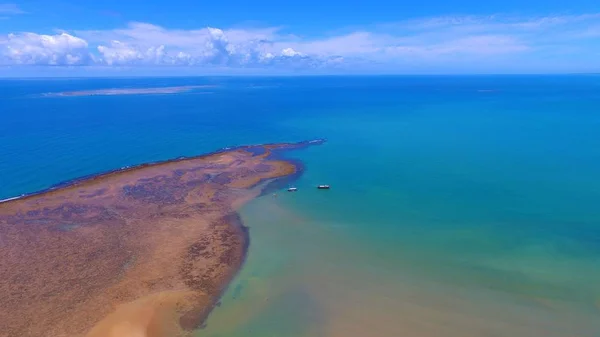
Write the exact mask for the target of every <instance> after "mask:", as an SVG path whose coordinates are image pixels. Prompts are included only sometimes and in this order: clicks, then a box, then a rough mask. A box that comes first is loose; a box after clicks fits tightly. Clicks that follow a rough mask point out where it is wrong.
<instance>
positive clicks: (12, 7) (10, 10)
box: [0, 4, 25, 15]
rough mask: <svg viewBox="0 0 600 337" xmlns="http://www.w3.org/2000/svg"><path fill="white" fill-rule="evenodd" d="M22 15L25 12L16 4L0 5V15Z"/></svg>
mask: <svg viewBox="0 0 600 337" xmlns="http://www.w3.org/2000/svg"><path fill="white" fill-rule="evenodd" d="M24 13H25V12H24V11H23V10H22V9H21V8H19V6H17V5H16V4H0V14H6V15H14V14H24Z"/></svg>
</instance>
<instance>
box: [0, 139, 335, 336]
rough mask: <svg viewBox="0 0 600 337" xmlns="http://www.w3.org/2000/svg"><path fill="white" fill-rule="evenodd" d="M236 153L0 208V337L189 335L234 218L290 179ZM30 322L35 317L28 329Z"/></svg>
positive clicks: (274, 164) (221, 270)
mask: <svg viewBox="0 0 600 337" xmlns="http://www.w3.org/2000/svg"><path fill="white" fill-rule="evenodd" d="M321 143H323V140H318V141H311V142H301V143H281V144H271V145H261V146H242V147H238V148H233V149H226V150H223V151H220V152H215V153H212V154H208V155H203V156H198V157H192V158H179V159H175V160H170V161H165V162H158V163H152V164H144V165H140V166H136V167H131V168H126V169H122V170H116V171H113V172H109V173H105V174H101V175H96V176H92V177H89V178H85V179H81V180H76V181H73V182H71V183H67V184H63V185H61V187H58V188H51V189H49V190H46V191H42V192H39V193H36V194H31V195H26V196H23V197H19V198H12V199H10V200H8V201H4V202H1V203H0V255H1V256H3V257H4V258H3V259H0V274H1V275H3V276H4V277H3V278H1V279H0V293H2V294H3V296H2V297H0V308H3V309H9V308H10V310H1V311H0V321H1V322H2V323H3V328H2V330H0V336H3V337H4V336H6V337H29V336H31V337H34V336H35V337H38V336H84V335H85V336H88V337H107V336H114V337H123V336H138V335H139V333H144V334H145V335H147V336H155V337H159V336H169V337H171V336H177V335H185V334H187V333H189V332H190V331H192V330H194V329H196V328H198V327H199V326H200V325H201V324H202V322H203V321H204V320H205V319H206V317H207V315H208V313H209V312H210V310H211V309H212V308H213V307H214V305H215V304H216V303H217V301H218V300H219V297H220V295H221V293H222V292H223V291H224V289H225V288H226V287H227V285H228V283H229V282H230V281H231V279H232V277H233V276H234V275H235V274H236V273H237V271H238V270H239V268H240V267H241V265H242V263H243V261H244V259H245V253H246V250H247V246H248V236H247V231H246V228H245V227H244V226H243V225H242V224H241V222H240V219H239V217H238V215H237V213H236V210H237V209H238V208H239V207H240V206H241V205H242V204H243V203H245V202H247V201H248V200H250V199H252V198H253V197H256V196H258V195H259V194H260V193H262V192H263V191H264V189H265V188H267V186H268V185H269V184H270V183H274V182H276V181H277V178H283V177H290V176H292V175H294V174H299V173H300V170H301V166H299V163H296V162H293V161H289V160H283V159H279V158H276V157H275V156H274V155H273V154H274V152H276V151H279V150H288V149H298V148H303V147H306V146H310V145H314V144H321ZM32 317H36V319H31V318H32Z"/></svg>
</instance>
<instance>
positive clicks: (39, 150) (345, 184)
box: [0, 75, 600, 336]
mask: <svg viewBox="0 0 600 337" xmlns="http://www.w3.org/2000/svg"><path fill="white" fill-rule="evenodd" d="M203 84H210V85H214V87H211V88H205V89H200V90H196V91H192V92H188V93H181V94H175V95H136V96H90V97H43V96H42V94H43V93H48V92H62V91H73V90H92V89H106V88H127V87H129V88H137V87H162V86H182V85H203ZM599 112H600V76H591V75H590V76H583V75H581V76H464V77H460V76H442V77H436V76H423V77H410V76H406V77H296V78H286V77H280V78H227V77H214V78H208V77H207V78H153V79H151V78H148V79H146V78H145V79H73V80H66V79H61V80H0V118H1V122H0V144H1V145H0V199H2V198H8V197H12V196H16V195H19V194H22V193H28V192H33V191H36V190H40V189H43V188H47V187H49V186H51V185H53V184H56V183H58V182H61V181H65V180H69V179H73V178H77V177H80V176H84V175H88V174H93V173H98V172H102V171H107V170H112V169H115V168H119V167H123V166H127V165H134V164H140V163H144V162H151V161H157V160H164V159H169V158H174V157H179V156H189V155H197V154H201V153H205V152H210V151H214V150H216V149H219V148H222V147H226V146H234V145H241V144H250V143H269V142H280V141H300V140H307V139H314V138H327V139H328V142H327V144H326V145H323V146H319V147H314V148H310V149H307V150H304V151H301V152H298V153H295V154H290V155H291V156H293V157H294V158H298V159H301V160H302V161H303V162H304V164H305V165H306V168H307V170H306V173H305V175H304V176H303V177H302V178H301V179H300V180H299V181H298V182H297V183H296V186H298V187H299V189H300V191H299V192H298V193H295V194H293V196H291V195H289V194H282V195H281V196H280V198H277V199H274V198H270V197H265V198H261V200H257V201H256V202H253V203H252V204H251V205H249V206H248V207H247V208H245V209H244V211H243V212H242V216H243V218H244V220H245V221H246V223H247V224H248V225H249V226H250V227H251V238H252V242H253V244H252V245H251V249H250V256H249V261H248V264H247V266H246V267H245V269H244V271H243V272H242V273H241V274H240V277H239V278H238V279H237V281H236V282H237V284H236V286H234V287H232V289H234V290H235V291H234V290H232V292H235V294H233V293H232V294H228V295H226V297H225V298H224V306H223V307H222V308H220V309H219V310H217V312H216V313H215V315H214V318H213V321H214V322H216V323H214V322H213V323H211V321H210V320H209V328H210V327H211V326H214V327H215V328H213V330H210V331H209V332H210V333H211V334H213V335H215V336H230V335H231V336H233V335H235V336H238V335H244V336H250V335H252V334H250V333H248V332H244V333H243V334H242V332H240V331H245V330H244V329H246V328H247V327H252V330H253V331H254V332H253V333H255V334H256V335H257V336H259V335H262V336H264V335H269V334H279V335H281V334H283V335H287V336H305V335H306V336H309V335H310V336H317V335H323V336H335V335H346V336H350V335H352V333H351V332H352V331H353V333H354V334H355V335H360V334H359V331H361V328H364V327H366V326H373V325H377V326H386V323H385V322H382V321H378V320H377V319H376V318H375V316H376V317H384V316H385V315H383V314H382V313H383V312H387V313H389V312H396V311H397V312H398V315H400V312H402V313H403V315H404V314H406V313H407V312H419V315H420V316H419V317H420V318H421V319H423V320H433V321H435V319H434V318H436V319H438V320H440V319H441V318H439V317H438V316H439V315H440V310H437V309H436V310H435V312H434V311H427V312H425V313H423V312H422V311H418V310H416V309H415V308H412V307H410V308H407V307H403V306H401V305H400V303H406V298H404V297H402V296H404V295H401V293H402V291H401V290H402V289H411V293H414V292H416V291H417V290H414V289H413V288H411V287H410V286H408V284H411V285H413V284H420V283H423V284H425V283H427V284H428V287H431V289H433V290H435V291H440V292H444V293H445V294H448V293H454V292H456V293H459V292H460V290H461V289H463V290H464V289H469V291H470V292H471V293H476V294H477V296H476V297H477V298H476V299H469V300H468V301H467V300H465V298H464V297H460V300H461V301H467V302H468V303H469V305H468V308H467V307H465V308H464V310H465V314H464V316H465V317H473V315H474V313H477V312H478V311H479V310H481V312H485V313H486V314H485V315H484V314H481V315H484V316H485V317H479V318H477V319H475V318H473V319H472V320H466V322H463V323H461V324H459V323H456V324H458V325H457V326H455V327H454V329H455V330H452V329H450V328H447V327H446V328H447V329H449V330H447V331H446V332H447V335H448V336H454V335H456V336H459V335H460V336H464V335H472V336H487V335H489V334H493V333H495V334H496V335H505V334H506V333H509V332H510V334H511V335H514V336H537V335H538V334H537V333H539V335H540V336H553V334H552V333H555V334H556V335H557V336H566V335H577V336H593V333H597V332H600V326H599V325H600V323H598V322H600V319H598V320H597V321H596V320H595V318H594V317H600V316H598V314H599V312H598V309H599V308H598V306H599V304H598V303H599V301H600V286H598V284H600V207H598V200H600V179H598V172H600V136H598V130H600V113H599ZM320 183H328V184H331V185H332V186H333V187H334V188H333V189H332V190H331V191H328V192H326V193H318V192H317V191H315V190H314V188H313V187H314V185H315V184H320ZM282 224H296V225H297V226H296V227H290V226H282ZM299 238H302V239H303V240H300V239H299ZM307 245H309V246H310V249H309V248H307ZM344 261H353V262H352V263H349V262H344ZM289 265H294V266H297V267H298V268H300V269H298V268H296V267H294V268H295V269H294V268H291V269H290V268H289V267H287V266H289ZM297 270H302V272H301V273H299V272H298V271H297ZM324 270H330V271H331V274H335V275H337V276H335V277H334V276H332V275H330V274H329V273H324ZM333 270H335V272H333ZM305 276H306V280H305V281H304V282H305V283H298V282H297V281H291V280H298V279H303V280H304V277H305ZM351 277H352V278H353V279H354V280H355V281H354V282H357V283H356V284H355V285H354V288H344V287H341V286H335V287H333V286H332V284H336V285H339V284H340V282H341V283H343V284H345V282H344V281H340V279H344V280H346V279H349V278H351ZM338 278H339V279H338ZM371 278H372V279H371ZM405 278H409V279H410V280H406V279H405ZM401 279H402V281H401ZM359 280H360V281H359ZM384 280H385V281H386V282H387V283H390V284H387V283H386V285H385V286H384V285H380V286H378V287H377V289H371V288H370V286H369V285H373V284H375V283H377V284H379V283H378V282H384ZM403 282H404V283H403ZM330 287H333V288H331V289H330ZM348 287H350V286H348ZM445 287H451V288H445ZM265 289H273V290H265ZM275 289H277V291H276V290H275ZM323 289H330V290H328V291H327V292H326V293H325V294H322V293H320V291H323ZM332 289H333V290H332ZM344 289H346V290H344ZM349 289H352V290H349ZM383 289H385V290H383ZM424 289H425V288H422V287H421V288H419V291H424ZM427 289H430V288H427ZM413 290H414V291H413ZM433 290H432V291H433ZM270 291H272V293H269V292H270ZM265 292H266V293H268V294H270V295H265ZM337 292H339V294H338V293H337ZM424 292H425V291H424ZM244 293H245V294H246V295H247V298H246V299H243V298H244ZM361 293H364V294H368V295H369V296H370V297H369V298H379V297H377V296H382V298H384V297H385V298H386V299H387V300H385V301H384V300H378V301H372V302H369V301H365V300H364V299H359V298H358V297H357V299H356V300H355V301H356V302H351V303H350V305H346V306H344V310H345V309H347V307H352V305H356V303H357V302H358V303H361V305H363V306H365V307H366V308H370V309H369V310H371V311H372V312H373V314H372V316H373V321H369V315H368V314H365V315H361V317H362V318H361V319H362V320H360V319H356V317H354V316H352V315H353V314H351V313H347V314H346V316H344V315H341V316H340V317H338V316H336V315H334V314H333V312H335V313H336V314H337V313H339V312H341V311H344V310H342V308H340V307H337V306H336V305H334V304H333V303H345V302H344V300H346V301H348V299H349V298H354V297H353V296H358V295H356V294H361ZM382 293H385V296H384V295H382ZM397 293H398V294H397ZM253 294H254V295H253ZM371 295H372V296H371ZM264 296H267V297H269V298H273V299H275V300H274V301H272V302H270V303H276V304H273V305H274V307H268V306H266V307H264V310H258V309H257V308H258V307H260V306H259V305H257V303H258V302H256V301H259V302H260V303H263V299H264ZM240 298H242V299H240ZM386 301H387V302H386ZM447 301H450V302H451V303H454V304H453V305H456V306H458V305H459V304H458V302H457V301H458V297H451V296H450V297H449V298H448V299H447ZM522 301H529V302H527V304H526V305H527V308H529V309H531V307H529V306H535V309H531V310H529V311H527V312H528V313H529V312H530V311H531V314H523V315H521V316H519V317H518V319H522V320H524V322H525V323H523V322H521V321H519V323H518V324H517V323H515V324H512V325H511V324H510V322H511V319H512V320H516V319H517V318H511V317H512V316H510V315H511V313H515V312H518V311H519V310H523V305H524V304H523V302H522ZM388 302H389V303H388ZM381 303H388V304H386V305H387V306H385V307H381V305H380V304H381ZM418 303H419V306H418V308H421V309H422V308H423V307H427V308H430V307H435V308H438V307H440V305H439V303H437V302H435V301H430V300H425V299H424V298H419V300H418ZM424 303H427V305H425V304H424ZM460 303H463V302H460ZM536 303H537V304H536ZM539 303H544V305H539ZM548 303H550V304H548ZM346 304H348V303H346ZM538 305H539V307H538ZM465 306H467V305H466V304H465ZM471 306H472V307H473V308H475V309H473V308H471ZM317 307H318V308H319V309H320V310H322V311H323V314H322V315H319V316H320V317H328V318H329V319H316V318H315V317H314V316H313V314H312V313H314V312H317V309H316V308H317ZM411 308H412V309H411ZM484 308H485V310H484ZM548 308H554V309H552V310H554V311H552V312H550V311H548V312H546V311H547V310H550V309H548ZM413 309H415V310H413ZM252 310H254V311H256V312H257V313H256V314H254V311H253V314H252V315H250V313H249V312H250V311H252ZM257 310H258V311H257ZM365 310H367V309H365ZM419 310H420V309H419ZM486 310H487V311H486ZM441 311H442V312H446V311H444V310H441ZM318 312H321V311H318ZM344 312H345V311H344ZM275 313H276V315H275ZM434 313H435V314H434ZM451 313H452V310H447V314H448V315H450V314H451ZM273 315H275V316H276V317H278V318H277V322H278V323H277V324H275V323H273V320H272V319H270V318H271V317H275V316H273ZM436 315H438V316H436ZM527 315H530V316H527ZM571 316H575V317H576V318H572V317H571ZM365 317H366V318H365ZM411 317H412V316H411ZM444 317H446V316H444ZM523 317H526V318H523ZM448 319H449V318H448ZM221 321H222V322H227V324H225V323H223V324H219V322H221ZM350 321H352V322H354V323H353V324H355V325H352V326H353V327H348V326H347V325H345V324H346V323H347V322H350ZM417 321H418V320H417ZM469 321H477V322H481V324H480V325H484V326H487V327H488V328H487V330H486V329H480V330H477V329H476V328H475V325H472V326H471V325H469V323H468V322H469ZM496 321H498V322H502V323H506V322H509V323H508V326H514V327H515V329H516V330H510V328H506V327H504V326H503V325H499V323H498V322H496ZM231 322H237V323H235V324H234V325H235V326H238V327H239V329H240V330H235V329H234V328H231V329H229V330H228V329H225V328H224V326H226V325H231V324H233V323H231ZM360 322H362V323H360ZM386 322H387V321H386ZM410 322H412V323H414V322H415V319H412V320H411V321H410ZM410 322H408V323H407V322H397V321H394V320H390V322H388V323H387V324H388V325H387V326H386V327H387V328H385V329H383V328H382V330H380V331H379V332H380V333H379V334H377V333H374V332H373V331H371V332H370V333H372V334H373V335H382V336H384V335H394V334H395V333H396V331H400V330H394V329H395V328H396V327H395V326H394V324H400V325H399V326H407V325H408V326H410V328H407V329H408V330H407V331H413V335H414V336H421V335H423V336H425V335H428V333H429V335H431V334H432V333H433V334H434V335H439V334H436V333H439V331H438V332H435V331H434V330H426V328H425V327H424V326H425V325H422V326H421V325H414V326H411V325H410V324H412V323H410ZM401 323H402V324H404V325H402V324H401ZM409 323H410V324H409ZM236 324H237V325H236ZM313 324H314V326H313ZM360 324H362V325H360ZM307 326H308V327H310V328H307V329H304V328H306V327H307ZM440 326H444V325H443V324H441V323H440ZM300 327H303V328H300ZM535 327H539V329H537V328H535ZM313 328H314V329H313ZM220 329H221V330H220ZM399 329H400V328H399ZM410 329H412V330H410ZM419 329H420V330H419ZM502 329H508V330H502ZM518 329H521V330H518ZM528 329H531V330H528ZM535 329H537V330H535ZM432 331H433V332H432Z"/></svg>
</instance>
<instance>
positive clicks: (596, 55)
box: [0, 0, 600, 77]
mask: <svg viewBox="0 0 600 337" xmlns="http://www.w3.org/2000/svg"><path fill="white" fill-rule="evenodd" d="M596 1H597V0H594V1H592V0H571V1H568V2H566V1H557V0H547V1H544V0H529V1H523V0H501V1H500V0H488V1H481V0H454V1H448V0H426V1H410V2H408V1H404V2H403V1H382V0H370V1H360V2H359V1H354V2H353V1H347V0H327V1H326V0H304V1H274V0H262V1H244V0H224V1H192V0H169V1H165V0H144V1H142V0H119V1H117V0H103V1H90V0H77V1H76V0H23V1H13V2H2V0H0V77H14V76H24V77H29V76H110V75H115V76H120V75H124V76H131V75H142V76H143V75H148V76H151V75H167V76H168V75H203V74H210V75H214V74H234V75H235V74H238V75H244V74H249V75H278V74H515V73H517V74H519V73H536V74H538V73H598V72H600V6H599V5H598V4H597V3H596Z"/></svg>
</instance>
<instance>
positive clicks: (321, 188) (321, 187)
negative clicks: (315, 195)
mask: <svg viewBox="0 0 600 337" xmlns="http://www.w3.org/2000/svg"><path fill="white" fill-rule="evenodd" d="M317 188H318V189H320V190H328V189H329V185H319V186H317Z"/></svg>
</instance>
